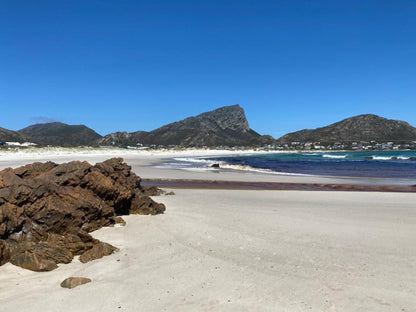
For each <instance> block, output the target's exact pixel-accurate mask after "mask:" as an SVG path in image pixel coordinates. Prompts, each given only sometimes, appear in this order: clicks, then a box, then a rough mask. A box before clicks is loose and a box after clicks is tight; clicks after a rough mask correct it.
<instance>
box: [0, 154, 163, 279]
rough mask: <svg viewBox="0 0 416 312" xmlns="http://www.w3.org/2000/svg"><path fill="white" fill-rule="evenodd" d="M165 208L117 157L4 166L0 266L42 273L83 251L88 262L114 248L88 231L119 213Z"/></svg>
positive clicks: (0, 175) (0, 194)
mask: <svg viewBox="0 0 416 312" xmlns="http://www.w3.org/2000/svg"><path fill="white" fill-rule="evenodd" d="M164 210H165V206H164V205H163V204H158V203H156V202H154V201H153V200H152V199H151V198H150V197H149V196H147V195H145V194H143V188H142V187H141V186H140V178H139V177H138V176H136V175H135V174H134V173H133V172H131V167H130V166H128V165H127V164H125V163H124V162H123V159H121V158H113V159H109V160H107V161H104V162H102V163H98V164H96V165H94V166H92V165H90V164H88V163H87V162H80V161H72V162H69V163H65V164H61V165H57V164H54V163H52V162H47V163H43V164H42V163H34V164H32V165H27V166H24V167H20V168H17V169H14V170H12V169H6V170H3V171H0V264H4V263H6V262H8V261H9V260H10V262H12V263H13V264H15V265H19V266H21V267H24V268H27V269H30V270H35V271H45V270H50V269H53V268H56V264H57V263H68V262H70V261H71V260H72V258H73V256H74V255H83V254H85V253H87V252H88V253H87V254H86V255H85V256H84V257H83V258H82V259H86V261H90V260H92V259H96V258H99V257H102V256H103V255H107V254H110V253H112V252H114V250H115V247H113V246H111V245H108V244H105V243H101V242H100V241H98V240H96V239H93V238H92V237H91V235H89V234H88V232H91V231H94V230H97V229H99V228H101V227H103V226H109V225H111V224H114V223H115V222H116V219H115V218H117V215H120V214H129V213H138V214H158V213H163V211H164ZM88 259H89V260H88Z"/></svg>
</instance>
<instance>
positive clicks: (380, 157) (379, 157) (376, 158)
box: [371, 155, 393, 160]
mask: <svg viewBox="0 0 416 312" xmlns="http://www.w3.org/2000/svg"><path fill="white" fill-rule="evenodd" d="M371 158H372V159H374V160H390V159H393V157H392V156H374V155H373V156H371Z"/></svg>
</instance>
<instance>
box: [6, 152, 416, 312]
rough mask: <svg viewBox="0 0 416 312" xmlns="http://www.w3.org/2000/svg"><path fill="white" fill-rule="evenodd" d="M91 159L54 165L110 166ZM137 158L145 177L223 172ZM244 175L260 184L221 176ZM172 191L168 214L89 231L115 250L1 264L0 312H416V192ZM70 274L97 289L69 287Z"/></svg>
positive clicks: (165, 199)
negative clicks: (87, 258) (25, 264)
mask: <svg viewBox="0 0 416 312" xmlns="http://www.w3.org/2000/svg"><path fill="white" fill-rule="evenodd" d="M44 156H45V155H42V157H44ZM87 156H88V157H86V158H85V155H79V154H78V155H61V156H59V157H56V155H55V156H54V155H51V156H50V158H51V159H52V160H54V161H56V160H57V158H59V159H60V160H63V161H67V160H69V159H88V160H89V161H91V162H95V161H100V160H103V159H105V158H108V157H107V156H108V155H98V156H97V155H87ZM133 156H134V157H131V158H130V159H129V157H130V155H124V157H125V159H126V160H127V162H129V160H130V161H131V162H133V168H134V169H135V171H136V172H137V173H138V174H139V175H140V176H142V177H153V175H154V176H156V175H158V174H162V175H163V174H164V175H165V176H173V177H176V178H183V177H184V176H185V177H187V176H188V175H195V176H199V177H200V178H206V177H207V178H209V177H211V175H215V173H210V172H203V171H201V172H197V173H192V172H191V173H189V172H188V171H184V170H167V169H163V168H159V169H155V168H153V167H149V166H148V165H149V164H150V163H151V162H154V161H157V159H158V158H160V157H165V155H162V156H161V155H157V157H156V156H154V155H151V156H150V157H147V156H143V157H137V155H133ZM168 156H170V155H168ZM42 157H41V158H42ZM47 157H48V156H47V155H46V158H47ZM54 157H55V158H54ZM103 157H104V158H103ZM35 158H36V157H35V156H34V155H32V158H30V159H28V162H31V161H32V160H36V159H35ZM38 158H39V156H38ZM42 159H44V158H42ZM29 160H30V161H29ZM10 161H11V162H13V160H12V159H11V160H10ZM25 161H26V160H25V159H23V160H22V159H16V160H15V161H14V162H13V163H12V164H13V165H14V166H17V165H20V164H22V163H24V162H25ZM0 165H5V163H3V164H1V163H0ZM217 176H218V174H217ZM238 177H239V179H241V180H246V179H253V180H259V179H260V180H263V178H259V177H263V175H258V174H248V173H234V174H231V175H230V173H226V174H225V178H226V179H230V178H233V179H237V178H238ZM278 178H279V177H275V178H273V179H278ZM286 178H288V179H289V178H291V177H286ZM267 179H269V178H267ZM174 191H175V193H176V195H174V196H160V197H155V199H156V200H157V201H160V202H163V203H165V204H166V206H167V210H166V213H165V214H164V215H159V216H127V217H125V220H126V221H127V226H125V227H116V228H103V229H101V230H99V231H96V232H94V233H93V235H94V236H95V237H97V238H99V239H101V240H103V241H105V242H108V243H111V244H113V245H115V246H117V247H119V248H120V251H119V252H118V253H116V254H113V255H111V256H108V257H104V258H103V259H99V260H95V261H92V262H90V263H87V264H81V263H80V262H78V261H77V260H74V261H73V262H72V263H70V264H67V265H60V266H59V268H58V269H56V270H54V271H52V272H45V273H36V272H30V271H27V270H24V269H21V268H18V267H15V266H13V265H11V264H6V265H4V266H2V267H0V311H2V312H3V311H4V312H9V311H10V312H12V311H25V310H28V311H34V312H36V311H42V312H46V311H346V312H347V311H348V312H349V311H357V312H358V311H360V312H361V311H377V312H379V311H380V312H382V311H408V312H409V311H416V287H415V285H416V275H415V272H416V226H415V224H416V206H415V204H414V203H415V199H416V196H415V194H403V193H366V192H360V193H356V192H308V191H246V190H244V191H242V190H237V191H229V190H174ZM70 276H83V277H89V278H91V279H92V282H91V283H89V284H86V285H82V286H79V287H77V288H75V289H63V288H61V287H60V286H59V284H60V282H61V281H62V280H64V279H65V278H67V277H70Z"/></svg>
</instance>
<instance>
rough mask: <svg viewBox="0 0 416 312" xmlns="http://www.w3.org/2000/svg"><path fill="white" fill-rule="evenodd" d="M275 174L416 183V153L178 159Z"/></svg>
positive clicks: (203, 164) (264, 155) (327, 153)
mask: <svg viewBox="0 0 416 312" xmlns="http://www.w3.org/2000/svg"><path fill="white" fill-rule="evenodd" d="M177 160H179V161H181V162H184V163H188V164H190V163H194V164H196V163H198V164H199V165H198V166H200V167H202V166H205V167H209V166H210V165H212V164H214V163H218V164H220V166H221V167H222V168H229V169H239V170H254V171H260V172H269V173H274V174H287V175H318V176H338V177H340V176H343V177H366V178H401V179H416V151H379V152H377V151H369V152H367V151H366V152H310V153H306V152H302V153H270V154H253V155H241V156H226V157H204V158H192V159H189V158H188V159H177Z"/></svg>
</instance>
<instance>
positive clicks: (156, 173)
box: [0, 147, 416, 186]
mask: <svg viewBox="0 0 416 312" xmlns="http://www.w3.org/2000/svg"><path fill="white" fill-rule="evenodd" d="M304 152H305V153H308V152H306V151H304ZM321 152H330V151H321ZM341 152H342V151H341ZM274 153H279V154H282V153H286V151H284V152H283V151H255V150H234V151H231V150H212V149H186V150H129V149H120V148H107V149H104V148H54V147H53V148H34V149H25V150H18V151H7V152H4V151H0V170H3V169H5V168H7V167H12V168H15V167H18V166H23V165H26V164H29V163H32V162H38V161H39V162H46V161H53V162H56V163H62V162H68V161H73V160H79V161H88V162H98V161H104V160H106V159H109V158H112V157H122V158H123V159H124V161H125V162H127V164H129V165H130V166H132V169H133V170H134V171H135V172H136V173H137V174H138V175H139V176H140V177H142V178H143V179H162V180H169V179H185V180H210V181H211V180H220V181H246V182H257V181H259V182H272V183H311V184H315V183H316V184H353V185H362V184H364V185H373V184H374V185H379V186H381V185H398V186H411V185H414V184H416V180H415V179H408V178H380V177H374V178H373V177H350V176H326V175H308V174H292V173H278V172H268V171H265V170H257V169H255V168H254V170H250V169H248V168H234V167H233V166H229V167H225V168H221V169H220V170H218V169H215V168H210V167H203V166H200V167H198V166H189V167H175V166H170V165H166V164H173V163H178V162H179V161H178V160H177V159H180V158H183V159H186V158H207V157H228V156H241V155H253V154H274ZM293 153H298V151H293Z"/></svg>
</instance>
